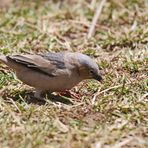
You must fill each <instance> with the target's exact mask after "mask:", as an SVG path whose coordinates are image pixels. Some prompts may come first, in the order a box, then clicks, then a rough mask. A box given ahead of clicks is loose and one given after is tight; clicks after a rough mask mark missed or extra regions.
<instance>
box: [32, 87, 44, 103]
mask: <svg viewBox="0 0 148 148" xmlns="http://www.w3.org/2000/svg"><path fill="white" fill-rule="evenodd" d="M42 94H43V91H42V90H38V89H37V90H36V92H35V93H34V97H35V98H37V99H38V100H41V101H43V100H44V97H43V96H42Z"/></svg>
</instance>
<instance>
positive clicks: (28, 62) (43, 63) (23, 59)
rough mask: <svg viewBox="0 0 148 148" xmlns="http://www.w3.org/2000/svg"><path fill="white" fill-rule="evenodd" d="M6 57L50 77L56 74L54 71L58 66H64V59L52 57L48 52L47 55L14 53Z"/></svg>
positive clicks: (62, 67)
mask: <svg viewBox="0 0 148 148" xmlns="http://www.w3.org/2000/svg"><path fill="white" fill-rule="evenodd" d="M7 58H8V59H9V60H12V61H14V62H16V63H18V64H21V65H22V66H25V67H27V68H30V69H31V70H35V71H38V72H40V73H43V74H46V75H48V76H51V77H55V76H56V71H57V70H58V69H59V68H61V69H64V68H65V66H64V61H63V62H62V60H61V58H57V57H54V56H53V54H51V55H50V53H49V54H47V55H30V54H28V55H14V56H8V57H7ZM59 59H60V60H59Z"/></svg>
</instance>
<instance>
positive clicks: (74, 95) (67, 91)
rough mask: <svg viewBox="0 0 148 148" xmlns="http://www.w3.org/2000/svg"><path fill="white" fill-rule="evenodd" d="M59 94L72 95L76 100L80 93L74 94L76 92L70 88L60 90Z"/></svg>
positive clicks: (78, 98)
mask: <svg viewBox="0 0 148 148" xmlns="http://www.w3.org/2000/svg"><path fill="white" fill-rule="evenodd" d="M59 95H61V96H67V97H73V98H75V99H77V100H80V95H79V94H76V93H74V92H72V91H70V90H65V91H62V92H60V93H59Z"/></svg>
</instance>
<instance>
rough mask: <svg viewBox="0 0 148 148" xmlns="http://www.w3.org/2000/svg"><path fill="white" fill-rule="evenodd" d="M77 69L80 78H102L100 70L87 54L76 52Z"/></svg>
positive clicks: (99, 79)
mask: <svg viewBox="0 0 148 148" xmlns="http://www.w3.org/2000/svg"><path fill="white" fill-rule="evenodd" d="M77 58H78V71H79V75H80V77H81V78H82V79H95V80H97V81H101V80H102V76H101V71H100V69H99V66H98V65H97V63H96V62H95V61H93V60H92V59H91V58H90V57H89V56H87V55H84V54H81V53H78V54H77Z"/></svg>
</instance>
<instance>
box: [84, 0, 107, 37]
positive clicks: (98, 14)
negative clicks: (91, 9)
mask: <svg viewBox="0 0 148 148" xmlns="http://www.w3.org/2000/svg"><path fill="white" fill-rule="evenodd" d="M105 2H106V0H102V1H101V3H99V4H98V7H97V9H96V13H95V15H94V17H93V20H92V24H91V26H90V28H89V31H88V36H87V37H88V38H91V37H92V36H93V35H94V32H95V26H96V23H97V20H98V19H99V16H100V14H101V12H102V9H103V6H104V4H105Z"/></svg>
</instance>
